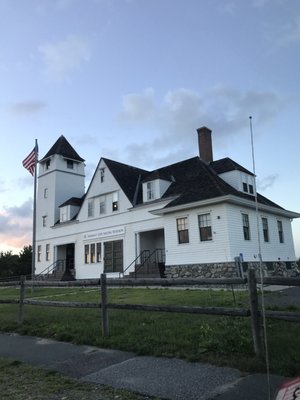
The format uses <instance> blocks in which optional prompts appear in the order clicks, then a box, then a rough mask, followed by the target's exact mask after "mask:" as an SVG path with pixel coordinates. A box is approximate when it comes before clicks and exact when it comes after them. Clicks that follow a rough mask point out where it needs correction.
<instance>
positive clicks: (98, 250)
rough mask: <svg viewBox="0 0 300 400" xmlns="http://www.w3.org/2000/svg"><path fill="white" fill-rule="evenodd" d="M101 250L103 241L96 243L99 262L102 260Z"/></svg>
mask: <svg viewBox="0 0 300 400" xmlns="http://www.w3.org/2000/svg"><path fill="white" fill-rule="evenodd" d="M101 250H102V248H101V243H97V244H96V260H97V262H100V261H101Z"/></svg>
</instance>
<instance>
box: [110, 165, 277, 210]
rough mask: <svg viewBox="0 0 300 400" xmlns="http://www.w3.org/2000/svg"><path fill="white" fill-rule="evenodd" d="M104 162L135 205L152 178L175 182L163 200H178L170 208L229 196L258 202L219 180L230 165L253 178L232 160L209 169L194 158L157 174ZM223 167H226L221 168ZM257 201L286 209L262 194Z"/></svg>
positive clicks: (211, 166)
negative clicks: (171, 198)
mask: <svg viewBox="0 0 300 400" xmlns="http://www.w3.org/2000/svg"><path fill="white" fill-rule="evenodd" d="M224 160H225V161H224ZM228 160H229V161H228ZM104 161H105V163H106V165H107V167H108V168H109V169H110V171H111V173H112V174H113V175H114V177H115V178H116V180H117V182H118V183H119V185H120V187H121V189H122V190H123V191H124V193H125V194H126V196H127V197H128V199H129V200H130V202H131V203H132V204H133V205H137V204H141V203H142V201H143V200H142V182H147V181H149V180H150V178H152V179H154V178H155V177H156V178H157V177H164V179H167V178H169V180H170V181H171V182H172V183H171V184H170V186H169V188H168V189H167V191H166V192H165V193H164V195H163V197H162V198H163V199H166V198H170V197H175V199H174V200H172V201H171V202H170V203H168V205H167V206H166V207H173V206H178V205H183V204H190V203H193V202H198V201H201V200H208V199H213V198H217V197H221V196H226V195H234V196H237V197H240V198H244V199H247V200H250V201H253V202H254V201H255V199H254V196H251V195H248V194H246V193H243V192H240V191H238V190H236V189H235V188H234V187H232V186H231V185H229V184H228V183H227V182H225V181H224V180H223V179H221V178H220V177H219V176H218V173H217V172H216V169H217V170H218V171H219V170H221V171H222V172H225V169H226V168H227V167H228V166H229V165H231V166H233V165H234V166H238V168H234V169H238V170H240V171H243V172H246V173H248V174H251V175H253V174H252V173H251V172H249V171H247V170H246V169H245V168H243V167H242V166H240V165H239V164H237V163H235V162H234V161H233V160H230V159H229V158H228V159H222V160H219V161H220V162H219V163H218V161H215V162H213V163H210V165H208V164H207V163H205V162H204V161H202V160H201V159H200V158H199V157H193V158H190V159H188V160H184V161H181V162H178V163H175V164H172V165H168V166H166V167H163V168H160V169H156V170H154V171H146V170H142V169H140V168H135V167H132V166H130V165H126V164H122V163H119V162H116V161H112V160H108V159H104ZM216 166H217V167H216ZM221 166H225V167H224V168H221ZM257 197H258V202H259V203H261V204H264V205H268V206H271V207H277V208H281V209H282V207H280V206H278V205H277V204H275V203H273V202H272V201H271V200H269V199H267V198H266V197H264V196H261V195H259V194H258V196H257Z"/></svg>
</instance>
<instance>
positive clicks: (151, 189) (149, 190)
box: [147, 182, 154, 200]
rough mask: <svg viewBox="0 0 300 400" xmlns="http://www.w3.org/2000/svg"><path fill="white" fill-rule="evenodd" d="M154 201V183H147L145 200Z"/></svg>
mask: <svg viewBox="0 0 300 400" xmlns="http://www.w3.org/2000/svg"><path fill="white" fill-rule="evenodd" d="M153 199H154V182H147V200H153Z"/></svg>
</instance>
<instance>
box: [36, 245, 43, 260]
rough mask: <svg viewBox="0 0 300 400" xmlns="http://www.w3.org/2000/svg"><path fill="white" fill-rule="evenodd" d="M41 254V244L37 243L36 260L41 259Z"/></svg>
mask: <svg viewBox="0 0 300 400" xmlns="http://www.w3.org/2000/svg"><path fill="white" fill-rule="evenodd" d="M41 256H42V246H41V245H40V244H39V245H38V247H37V260H38V262H40V261H41Z"/></svg>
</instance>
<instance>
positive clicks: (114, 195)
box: [112, 192, 118, 211]
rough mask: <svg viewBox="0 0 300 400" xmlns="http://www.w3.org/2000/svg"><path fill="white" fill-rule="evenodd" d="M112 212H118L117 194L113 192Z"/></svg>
mask: <svg viewBox="0 0 300 400" xmlns="http://www.w3.org/2000/svg"><path fill="white" fill-rule="evenodd" d="M112 210H113V211H118V192H114V193H113V195H112Z"/></svg>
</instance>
